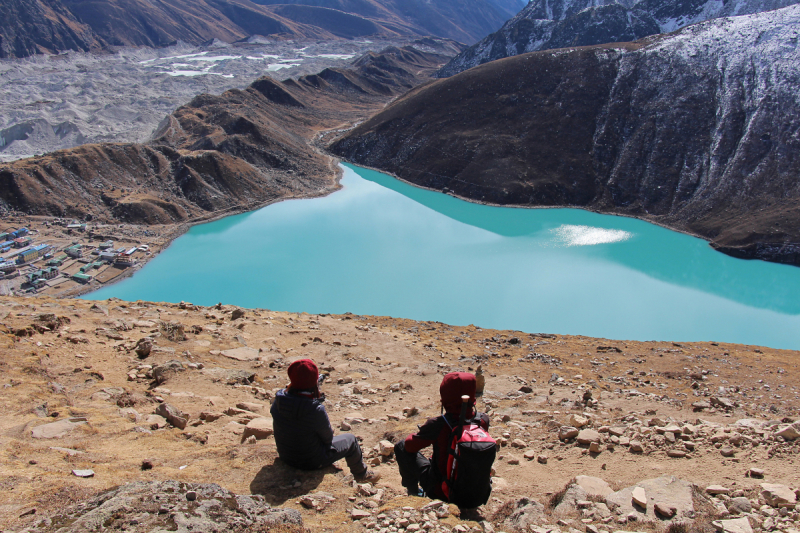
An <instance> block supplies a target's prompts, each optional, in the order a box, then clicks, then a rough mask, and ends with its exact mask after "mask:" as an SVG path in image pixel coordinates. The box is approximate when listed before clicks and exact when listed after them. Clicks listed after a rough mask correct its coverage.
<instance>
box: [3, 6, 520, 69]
mask: <svg viewBox="0 0 800 533" xmlns="http://www.w3.org/2000/svg"><path fill="white" fill-rule="evenodd" d="M516 7H518V8H521V7H522V5H521V4H520V3H519V2H518V1H517V0H455V1H451V0H431V1H424V0H414V1H413V3H410V2H408V1H400V0H286V1H281V2H271V1H269V0H261V1H257V2H253V1H250V0H191V1H190V0H158V1H155V2H151V1H148V0H102V1H101V0H9V2H8V3H6V4H4V5H3V6H0V15H3V17H0V58H14V57H25V56H29V55H31V54H36V53H51V54H53V53H59V52H61V51H65V50H80V51H97V50H109V49H113V47H125V46H150V47H161V46H168V45H172V44H175V43H176V42H178V41H182V42H185V43H188V44H194V45H199V44H202V43H204V42H208V41H211V40H213V39H219V40H221V41H224V42H228V43H230V42H235V41H240V40H244V39H246V38H248V37H252V36H255V35H261V36H265V37H270V38H273V39H353V38H363V37H367V36H372V37H380V38H395V37H398V36H404V37H408V36H419V37H425V36H429V35H430V36H434V37H444V38H449V39H453V40H457V41H460V42H465V43H473V42H475V41H477V40H478V39H480V38H482V37H484V36H485V35H487V34H488V33H490V32H492V31H495V30H496V29H498V28H499V27H500V26H502V24H503V23H504V22H505V21H506V20H507V18H508V16H509V13H510V14H513V13H515V12H516V11H514V9H515V8H516ZM512 12H513V13H512Z"/></svg>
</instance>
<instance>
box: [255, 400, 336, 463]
mask: <svg viewBox="0 0 800 533" xmlns="http://www.w3.org/2000/svg"><path fill="white" fill-rule="evenodd" d="M270 413H271V414H272V428H273V431H274V434H275V444H276V445H277V447H278V455H279V456H280V458H281V460H282V461H284V462H286V463H287V464H289V465H291V466H294V467H295V468H302V469H305V470H315V469H317V468H320V467H321V466H322V465H323V464H324V463H325V460H326V459H327V456H328V452H329V451H330V449H331V442H332V441H333V428H331V422H330V420H329V419H328V413H327V411H325V406H324V405H323V404H322V400H320V399H312V398H307V397H304V396H301V395H298V394H293V393H291V392H289V391H288V390H287V389H283V390H281V391H279V392H278V394H277V395H276V396H275V401H274V402H272V408H271V409H270Z"/></svg>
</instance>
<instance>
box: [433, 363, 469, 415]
mask: <svg viewBox="0 0 800 533" xmlns="http://www.w3.org/2000/svg"><path fill="white" fill-rule="evenodd" d="M476 387H477V382H476V380H475V376H474V375H472V374H470V373H469V372H450V373H449V374H447V375H446V376H445V377H444V379H442V384H441V385H439V396H441V398H442V405H443V406H444V410H445V411H447V412H448V413H460V412H461V396H462V395H467V396H469V402H468V403H469V405H470V407H472V406H473V405H475V389H476Z"/></svg>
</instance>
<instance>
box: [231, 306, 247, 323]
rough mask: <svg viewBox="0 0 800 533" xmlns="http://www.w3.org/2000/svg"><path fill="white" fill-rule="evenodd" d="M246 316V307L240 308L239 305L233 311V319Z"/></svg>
mask: <svg viewBox="0 0 800 533" xmlns="http://www.w3.org/2000/svg"><path fill="white" fill-rule="evenodd" d="M244 316H245V311H244V309H239V308H238V307H237V308H236V309H234V310H233V311H231V320H238V319H240V318H243V317H244Z"/></svg>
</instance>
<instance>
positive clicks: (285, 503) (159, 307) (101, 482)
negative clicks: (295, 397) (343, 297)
mask: <svg viewBox="0 0 800 533" xmlns="http://www.w3.org/2000/svg"><path fill="white" fill-rule="evenodd" d="M0 323H2V326H0V329H1V330H2V333H0V353H2V357H1V358H0V372H2V391H3V393H2V396H1V397H0V398H2V399H1V400H0V409H2V413H1V414H0V479H1V480H2V481H0V486H2V487H3V489H4V490H3V491H2V493H1V495H0V528H2V529H4V530H7V531H21V530H23V529H24V528H28V527H33V526H36V527H35V530H36V531H57V530H59V527H65V528H66V527H68V526H69V524H70V523H73V522H72V521H71V520H73V519H70V520H66V521H65V519H64V516H67V515H69V516H73V515H70V513H73V514H74V513H79V511H75V509H76V508H74V507H73V508H70V507H68V506H70V505H73V504H76V503H78V502H85V501H87V500H86V499H87V498H89V497H90V496H91V495H93V494H95V493H98V492H100V491H104V490H107V489H111V488H113V487H115V486H118V485H124V486H125V487H128V485H126V484H128V483H131V482H137V481H147V482H157V481H164V482H166V481H168V480H174V481H175V482H177V484H174V485H169V487H172V488H170V489H169V490H168V491H167V492H169V493H170V494H173V493H175V491H176V490H178V496H180V498H178V499H179V500H183V504H180V503H177V504H174V505H173V504H169V505H166V504H164V505H162V507H161V508H160V509H161V510H159V511H158V513H161V514H158V513H156V514H153V515H152V516H155V517H156V518H158V517H163V520H168V521H171V522H169V523H171V524H172V525H173V526H174V527H175V528H177V529H180V528H179V526H180V524H182V523H183V522H181V520H183V518H186V517H188V516H189V514H191V513H190V512H189V511H185V509H184V508H186V509H189V507H186V506H187V505H190V504H191V505H195V504H196V503H197V502H194V501H193V500H192V498H197V501H198V502H202V501H206V500H205V498H206V497H207V496H208V494H209V493H208V489H205V488H201V487H200V486H199V485H198V486H196V487H197V488H196V490H189V489H191V488H192V487H195V485H192V484H198V483H216V484H218V485H220V486H221V487H222V489H219V490H223V489H226V490H228V491H231V492H232V493H235V494H240V495H249V494H253V495H261V496H263V498H264V500H263V501H264V503H266V504H269V505H272V506H281V507H284V508H288V509H294V510H296V511H298V512H299V516H301V517H302V521H303V524H304V526H303V527H304V528H306V529H307V530H309V531H352V530H356V529H369V530H376V531H377V530H381V531H387V532H388V531H417V530H420V529H426V530H430V531H456V532H464V531H469V530H470V529H472V528H475V527H477V528H478V530H479V531H492V530H495V531H514V530H519V531H536V532H538V533H547V532H548V531H550V532H559V531H562V532H567V531H570V532H574V531H579V532H583V531H586V532H587V533H597V532H599V531H617V530H625V531H644V530H646V531H662V530H667V528H669V527H672V529H670V531H677V529H675V528H676V527H679V528H683V529H681V530H683V531H686V530H692V531H712V530H713V527H712V525H711V523H712V522H713V521H714V520H717V519H722V520H723V522H716V524H717V526H718V529H721V530H724V531H735V529H731V528H732V527H733V526H732V525H731V524H732V523H731V522H725V520H730V519H736V518H742V517H744V518H745V519H746V520H745V522H746V523H747V524H748V525H747V527H748V528H751V530H752V531H756V532H759V531H764V532H766V531H784V532H786V533H793V532H794V531H796V530H797V529H798V521H799V520H798V510H797V508H796V507H795V502H796V493H795V491H796V490H797V489H798V488H800V476H798V465H797V461H798V451H799V450H798V444H799V443H800V440H796V435H797V434H798V432H797V429H798V426H797V424H795V425H794V426H792V425H790V423H791V422H794V421H795V420H796V416H797V408H798V405H799V404H800V397H799V396H798V394H799V393H800V391H798V388H797V382H798V368H797V362H798V353H797V352H795V351H787V350H773V349H768V348H760V347H755V346H741V345H732V344H717V343H684V344H676V343H671V342H631V341H613V340H607V339H594V338H588V337H576V336H562V335H548V334H543V333H535V332H521V331H496V330H484V329H481V328H480V327H479V325H470V326H466V327H456V326H449V325H446V324H442V323H437V322H415V321H411V320H403V319H394V318H388V317H369V316H356V315H339V316H334V315H309V314H305V313H302V314H294V313H283V312H273V311H269V310H265V309H252V310H251V309H238V308H234V307H230V306H225V305H218V306H214V307H198V306H194V305H191V304H186V303H181V304H165V303H150V302H134V303H128V302H123V301H120V300H108V301H100V302H91V301H79V300H56V299H51V298H47V297H38V298H27V299H16V298H3V299H0ZM301 357H311V358H312V359H314V360H315V361H316V362H317V363H318V364H319V365H320V367H321V369H322V371H323V372H324V373H326V374H328V378H327V380H326V382H325V383H324V384H323V391H324V392H325V394H326V395H327V401H326V405H327V409H328V413H329V415H330V418H331V421H332V424H333V425H334V427H335V428H336V429H337V432H338V431H345V430H349V431H351V432H352V433H355V434H356V435H357V436H358V437H359V438H360V439H361V440H362V445H363V449H364V450H365V452H366V454H367V456H368V458H369V461H370V462H371V463H372V464H374V465H375V466H373V468H375V469H376V470H377V471H379V472H380V473H381V474H382V476H383V478H382V479H381V480H380V481H379V482H378V483H377V484H376V485H375V486H374V487H373V486H369V485H355V484H353V482H352V479H351V478H350V477H349V476H348V475H347V471H346V470H340V469H338V468H333V467H332V468H329V469H325V470H322V471H318V472H302V471H297V470H294V469H292V468H289V467H287V466H286V465H284V464H282V463H281V461H280V460H279V459H278V458H277V455H276V451H275V445H274V441H273V439H272V437H271V436H270V434H271V425H270V422H271V420H270V419H269V413H268V411H269V405H270V401H271V399H272V398H273V397H274V394H275V393H276V392H277V391H278V390H280V389H281V388H282V387H284V386H285V385H286V382H287V379H286V367H287V366H288V364H289V363H290V362H291V361H293V360H294V359H297V358H301ZM479 365H481V367H482V372H483V373H484V375H485V377H486V387H485V393H484V395H483V396H482V397H481V398H480V399H479V401H478V407H479V409H481V410H485V411H486V412H488V413H489V414H490V417H491V427H490V433H491V434H492V435H493V436H494V437H495V438H497V439H499V441H500V443H501V445H502V446H501V448H500V452H499V456H498V460H497V461H496V463H495V468H496V477H495V478H494V491H493V494H492V498H491V499H490V501H489V503H488V504H487V505H486V506H485V507H484V508H482V509H480V510H479V511H480V516H470V517H467V516H464V517H460V516H459V512H458V510H457V509H456V508H454V507H452V506H449V507H443V506H441V505H439V504H436V503H432V502H431V501H430V500H428V499H427V498H417V497H408V496H405V494H404V491H403V489H402V487H401V486H400V480H399V476H398V474H397V468H396V465H395V464H394V461H393V459H392V457H391V453H386V452H388V450H387V447H386V446H385V444H384V446H381V444H380V443H381V441H383V440H388V441H389V442H396V441H397V440H398V439H400V438H402V437H404V436H405V435H406V434H408V433H409V432H412V431H414V430H415V427H416V426H417V425H418V424H421V423H423V422H424V420H425V419H426V418H427V417H430V416H435V415H437V414H439V404H438V385H439V382H440V380H441V377H442V375H443V374H445V373H447V372H449V371H455V370H462V371H476V370H477V369H478V367H479ZM167 406H171V407H167ZM156 411H158V412H160V413H162V414H167V415H168V417H170V420H171V421H172V423H169V422H168V421H167V420H166V419H165V418H163V417H160V416H156V415H155V414H154V413H155V412H156ZM53 423H55V426H54V425H53ZM176 426H184V427H183V428H182V429H181V428H180V427H176ZM381 452H384V453H386V455H381ZM341 466H343V463H342V465H341ZM84 470H90V471H91V473H87V472H82V471H84ZM78 475H81V476H85V475H91V476H92V477H78ZM576 476H593V477H596V478H600V480H602V481H600V480H596V479H593V478H578V484H577V485H570V487H571V488H570V490H568V491H566V492H564V491H563V490H562V489H564V488H565V487H567V485H568V484H569V483H570V482H571V480H573V478H576ZM663 476H675V478H677V479H672V478H666V479H665V478H663ZM658 478H661V479H660V480H659V479H658ZM647 480H656V481H647ZM762 484H768V485H762ZM634 485H638V486H639V487H640V488H642V487H643V488H644V490H646V491H647V495H648V496H649V498H647V499H648V502H647V504H646V506H644V507H636V506H635V504H632V503H631V498H632V497H633V498H634V501H635V498H636V497H637V495H639V493H638V492H636V491H634V492H633V493H631V487H633V486H634ZM779 485H782V486H784V487H782V488H775V487H776V486H779ZM152 486H155V485H144V487H152ZM159 486H162V485H159ZM664 486H666V487H667V489H666V491H665V489H664ZM134 487H136V486H134ZM176 487H177V488H176ZM626 487H628V489H627V492H626V489H625V488H626ZM659 487H660V488H659ZM148 490H149V489H148ZM214 490H217V489H214ZM219 490H217V491H218V492H219ZM180 491H186V498H183V492H180ZM612 491H616V492H612ZM781 491H782V492H781ZM220 494H222V493H220ZM631 494H633V496H631ZM682 494H686V495H688V496H687V497H683V500H681V498H682V496H681V495H682ZM712 494H714V496H712ZM209 497H210V496H209ZM259 498H260V496H259ZM687 498H688V500H687ZM779 498H784V500H780V499H779ZM106 499H107V498H106ZM102 500H103V498H101V499H100V500H99V501H102ZM532 500H535V501H536V502H540V503H541V505H539V504H536V503H535V502H533V503H532ZM790 500H791V501H790ZM93 501H95V500H93ZM242 501H244V500H242ZM247 501H248V502H251V501H262V500H260V499H256V500H247ZM84 505H86V504H85V503H84ZM239 505H240V506H241V505H243V504H242V503H240V504H239ZM248 505H250V504H248ZM687 505H688V506H689V507H687ZM426 506H427V507H426ZM657 506H658V507H657ZM70 509H71V510H70ZM83 509H84V511H80V512H85V511H86V508H85V507H84V508H83ZM665 509H666V510H665ZM151 511H152V510H151ZM162 511H163V512H162ZM671 511H674V513H677V514H676V515H675V517H674V518H673V520H672V521H670V520H669V519H668V518H666V517H665V516H663V515H661V514H659V513H661V512H666V513H669V512H671ZM152 512H153V513H154V512H155V511H152ZM65 513H66V514H65ZM131 513H133V511H131V510H130V509H129V512H128V514H126V513H125V512H121V514H119V515H114V516H110V515H109V516H107V517H106V518H107V520H106V522H105V523H106V525H105V526H104V527H106V528H107V530H123V529H125V530H129V531H144V530H147V531H151V529H137V528H139V527H142V528H143V527H144V526H139V525H137V524H143V523H145V522H144V520H145V519H144V518H142V517H141V516H139V515H136V516H133V514H131ZM186 513H189V514H186ZM674 513H673V514H674ZM145 515H147V513H146V512H145V513H144V515H142V516H145ZM184 515H185V516H184ZM137 516H139V517H138V518H137ZM59 517H61V518H59ZM182 517H183V518H182ZM156 518H154V519H156ZM468 518H469V519H468ZM476 520H478V521H479V523H476ZM676 523H679V524H683V525H680V526H676V525H675V524H676ZM737 523H738V526H737V527H744V526H742V524H741V521H740V522H737ZM176 524H177V525H176ZM70 527H71V526H70ZM76 527H77V526H76ZM181 527H182V526H181ZM298 527H299V526H297V525H296V524H295V525H286V526H285V528H288V529H284V530H292V529H293V528H294V530H297V529H298ZM169 529H173V527H172V526H170V528H169ZM72 530H74V529H72ZM180 530H186V529H180ZM231 530H233V529H231ZM63 531H67V529H63ZM744 531H747V529H744Z"/></svg>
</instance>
